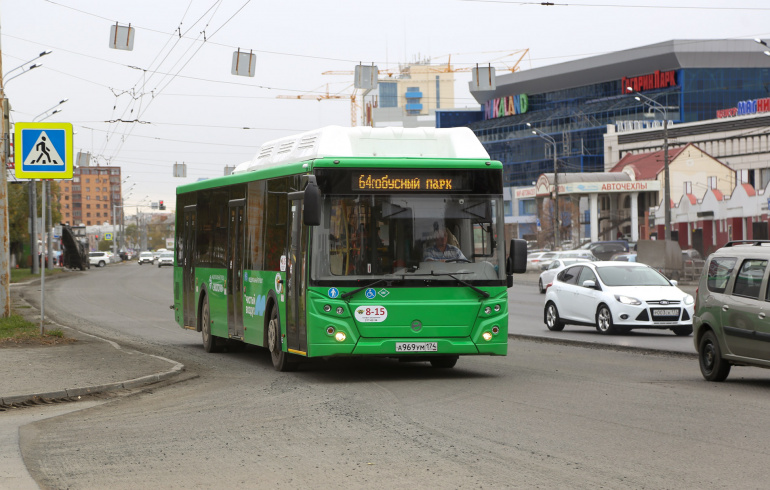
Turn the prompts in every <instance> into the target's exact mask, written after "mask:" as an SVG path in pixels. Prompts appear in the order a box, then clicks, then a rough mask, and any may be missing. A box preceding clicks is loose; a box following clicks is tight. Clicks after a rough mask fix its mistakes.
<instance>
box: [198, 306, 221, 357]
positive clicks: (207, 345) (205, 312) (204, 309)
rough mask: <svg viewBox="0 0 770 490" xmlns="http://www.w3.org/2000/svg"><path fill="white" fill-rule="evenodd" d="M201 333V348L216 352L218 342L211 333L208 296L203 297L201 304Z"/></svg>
mask: <svg viewBox="0 0 770 490" xmlns="http://www.w3.org/2000/svg"><path fill="white" fill-rule="evenodd" d="M201 334H202V336H203V350H205V351H206V352H209V353H211V352H216V351H217V350H218V347H219V346H218V343H217V339H216V337H214V336H213V335H211V310H210V309H209V297H208V296H204V297H203V304H202V305H201Z"/></svg>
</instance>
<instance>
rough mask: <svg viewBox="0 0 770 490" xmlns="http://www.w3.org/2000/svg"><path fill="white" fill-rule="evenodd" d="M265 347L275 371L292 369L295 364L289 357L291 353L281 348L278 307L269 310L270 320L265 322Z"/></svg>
mask: <svg viewBox="0 0 770 490" xmlns="http://www.w3.org/2000/svg"><path fill="white" fill-rule="evenodd" d="M267 347H268V349H270V359H271V360H272V361H273V367H274V368H275V370H276V371H282V372H286V371H294V370H295V369H296V368H297V364H296V363H295V362H294V361H293V360H292V359H291V357H290V356H291V354H289V353H288V352H284V351H283V350H282V349H281V318H280V317H279V316H278V307H277V306H273V308H272V309H271V310H270V321H269V322H268V324H267Z"/></svg>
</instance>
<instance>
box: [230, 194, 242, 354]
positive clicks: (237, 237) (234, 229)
mask: <svg viewBox="0 0 770 490" xmlns="http://www.w3.org/2000/svg"><path fill="white" fill-rule="evenodd" d="M245 204H246V200H245V199H234V200H232V201H230V202H229V203H228V208H229V215H230V219H229V224H228V231H227V327H228V328H227V330H228V333H229V335H230V337H231V338H237V339H243V224H244V216H243V214H244V209H245V206H244V205H245Z"/></svg>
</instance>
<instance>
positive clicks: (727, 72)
mask: <svg viewBox="0 0 770 490" xmlns="http://www.w3.org/2000/svg"><path fill="white" fill-rule="evenodd" d="M761 48H762V47H761V46H760V45H759V44H757V43H755V42H754V41H750V40H674V41H667V42H663V43H658V44H653V45H649V46H642V47H639V48H633V49H628V50H625V51H618V52H614V53H610V54H605V55H600V56H594V57H591V58H586V59H582V60H577V61H571V62H567V63H560V64H557V65H551V66H546V67H543V68H537V69H532V70H526V71H518V72H515V73H510V74H506V75H502V76H499V77H496V79H495V81H496V87H495V88H494V89H493V90H485V91H474V90H473V88H474V87H473V85H470V89H471V93H472V94H473V96H474V97H475V98H476V100H477V101H478V102H479V103H480V104H482V105H483V111H482V112H483V119H482V120H480V121H477V122H470V121H469V123H468V124H467V125H468V126H469V127H470V128H471V129H473V131H474V132H475V133H476V135H477V136H478V137H479V139H480V140H481V142H482V143H483V144H484V146H485V147H486V148H487V151H488V152H489V154H490V156H491V157H492V158H494V159H496V160H500V161H501V162H503V164H504V165H505V185H507V186H529V185H532V182H535V181H536V180H537V178H538V177H539V176H540V175H541V174H543V173H546V172H553V167H554V158H555V159H556V160H557V163H558V171H559V172H564V173H571V172H601V171H604V170H606V169H608V168H610V167H611V166H612V163H616V162H617V160H616V161H615V162H605V144H604V136H605V134H606V133H607V131H608V129H607V127H608V125H612V126H613V127H617V126H618V125H620V126H622V127H625V128H642V127H653V128H660V127H662V123H663V120H668V121H669V122H670V123H671V124H673V125H674V126H676V125H678V124H680V123H692V122H698V121H705V120H709V119H715V118H717V117H720V116H727V117H734V116H740V115H743V114H748V113H751V112H752V111H753V112H754V113H757V112H761V111H763V110H765V109H766V108H767V109H768V110H770V102H769V103H768V104H765V103H764V102H758V101H762V100H763V98H765V97H766V96H767V95H768V91H767V88H766V84H767V83H768V80H770V57H768V56H765V55H764V54H763V53H762V49H761ZM629 88H630V89H631V90H630V91H629ZM637 97H638V99H637ZM752 101H753V102H752ZM766 106H767V107H766ZM674 126H672V127H674ZM534 130H536V131H537V133H533V131H534ZM703 149H704V150H705V151H707V152H709V153H710V154H712V155H714V156H715V157H717V158H720V159H722V157H721V156H719V155H717V154H714V152H712V151H711V150H710V149H709V148H708V147H706V148H703ZM647 151H648V150H647ZM618 160H619V159H618ZM730 163H731V162H730ZM760 173H761V172H760Z"/></svg>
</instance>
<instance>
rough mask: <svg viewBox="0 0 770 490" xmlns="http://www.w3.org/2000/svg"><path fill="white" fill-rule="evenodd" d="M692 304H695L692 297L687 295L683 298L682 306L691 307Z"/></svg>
mask: <svg viewBox="0 0 770 490" xmlns="http://www.w3.org/2000/svg"><path fill="white" fill-rule="evenodd" d="M693 303H695V298H693V297H692V295H690V294H688V295H687V296H685V297H684V304H686V305H691V304H693Z"/></svg>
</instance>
